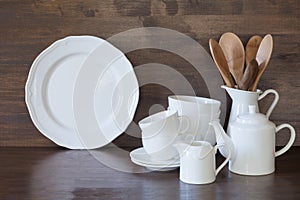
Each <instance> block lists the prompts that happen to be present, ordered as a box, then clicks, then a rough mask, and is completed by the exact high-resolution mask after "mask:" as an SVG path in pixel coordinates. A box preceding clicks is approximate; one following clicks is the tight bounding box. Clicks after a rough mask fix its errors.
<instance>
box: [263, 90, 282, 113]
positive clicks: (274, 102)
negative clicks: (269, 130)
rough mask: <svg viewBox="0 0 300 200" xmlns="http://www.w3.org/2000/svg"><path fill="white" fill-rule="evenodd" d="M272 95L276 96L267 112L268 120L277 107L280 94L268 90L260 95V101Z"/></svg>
mask: <svg viewBox="0 0 300 200" xmlns="http://www.w3.org/2000/svg"><path fill="white" fill-rule="evenodd" d="M270 93H273V94H274V100H273V102H272V104H271V105H270V107H269V109H268V111H267V114H266V116H267V118H269V117H270V115H271V113H272V112H273V110H274V108H275V106H276V105H277V103H278V100H279V94H278V92H277V91H276V90H273V89H268V90H266V91H264V92H263V93H262V94H261V95H259V97H258V100H262V99H263V98H265V97H266V96H267V95H268V94H270Z"/></svg>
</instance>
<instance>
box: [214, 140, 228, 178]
mask: <svg viewBox="0 0 300 200" xmlns="http://www.w3.org/2000/svg"><path fill="white" fill-rule="evenodd" d="M219 147H225V148H227V149H228V157H227V158H226V159H225V160H224V162H223V163H222V164H221V165H220V166H219V167H218V168H217V169H216V176H217V175H218V173H219V172H220V171H221V169H223V167H225V165H226V164H227V163H228V161H229V160H230V158H231V148H230V147H228V145H226V144H220V145H216V146H215V147H214V148H215V153H217V149H218V148H219Z"/></svg>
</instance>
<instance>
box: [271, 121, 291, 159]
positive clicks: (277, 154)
mask: <svg viewBox="0 0 300 200" xmlns="http://www.w3.org/2000/svg"><path fill="white" fill-rule="evenodd" d="M283 128H288V129H290V131H291V136H290V139H289V141H288V143H287V144H286V145H285V146H284V147H283V148H282V149H280V150H279V151H276V152H275V157H277V156H280V155H282V154H284V153H285V152H286V151H287V150H289V149H290V148H291V146H292V145H293V143H294V141H295V139H296V132H295V129H294V128H293V127H292V126H291V125H289V124H281V125H279V126H277V127H276V133H277V132H278V131H280V130H281V129H283Z"/></svg>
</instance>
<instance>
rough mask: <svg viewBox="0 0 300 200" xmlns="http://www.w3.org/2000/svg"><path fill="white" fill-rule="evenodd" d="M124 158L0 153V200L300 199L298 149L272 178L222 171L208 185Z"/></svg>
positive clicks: (108, 151)
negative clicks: (156, 170) (183, 180)
mask: <svg viewBox="0 0 300 200" xmlns="http://www.w3.org/2000/svg"><path fill="white" fill-rule="evenodd" d="M128 153H129V151H126V150H122V149H119V148H102V149H99V150H94V151H86V150H65V149H62V148H1V149H0V199H1V200H2V199H9V200H12V199H300V167H299V164H300V162H299V160H300V147H293V148H292V149H290V151H288V152H287V153H286V154H284V155H283V156H281V157H278V158H277V159H276V172H275V173H273V174H270V175H267V176H256V177H251V176H240V175H236V174H233V173H231V172H229V171H228V168H227V167H225V168H224V169H223V170H222V171H221V172H220V174H219V175H218V176H217V179H216V181H215V182H214V183H212V184H208V185H189V184H185V183H182V182H180V181H179V179H178V175H179V170H178V169H176V170H173V171H169V172H149V171H147V170H146V169H145V168H143V167H139V166H137V165H135V164H133V163H131V161H130V159H129V155H128ZM222 159H223V158H222V157H221V156H220V155H218V156H217V162H221V161H222Z"/></svg>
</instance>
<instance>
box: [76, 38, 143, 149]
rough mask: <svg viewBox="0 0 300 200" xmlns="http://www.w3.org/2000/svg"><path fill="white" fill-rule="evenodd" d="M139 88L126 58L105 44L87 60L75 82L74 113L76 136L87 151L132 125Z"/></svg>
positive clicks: (108, 141) (105, 142)
mask: <svg viewBox="0 0 300 200" xmlns="http://www.w3.org/2000/svg"><path fill="white" fill-rule="evenodd" d="M138 99H139V85H138V82H137V78H136V76H135V73H134V70H133V67H132V65H131V63H130V62H129V60H128V59H127V58H126V56H125V55H124V54H123V53H122V52H121V51H120V50H118V49H117V48H115V47H114V46H113V45H111V44H110V43H108V42H103V43H101V44H100V45H99V46H98V47H97V48H96V49H95V50H94V51H93V52H91V53H90V54H89V56H88V57H87V58H86V60H85V61H84V63H83V64H82V67H81V69H80V72H79V74H78V77H77V79H76V83H75V87H74V93H73V110H74V118H75V122H76V128H77V133H78V137H79V138H80V140H81V143H82V145H83V146H84V147H85V148H86V149H93V148H98V147H102V146H104V145H106V144H108V143H110V142H111V141H112V140H114V139H115V138H116V137H118V136H119V135H121V134H122V133H123V132H124V131H125V130H126V129H127V127H128V125H129V124H130V123H131V122H132V119H133V117H134V114H135V111H136V107H137V104H138Z"/></svg>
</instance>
